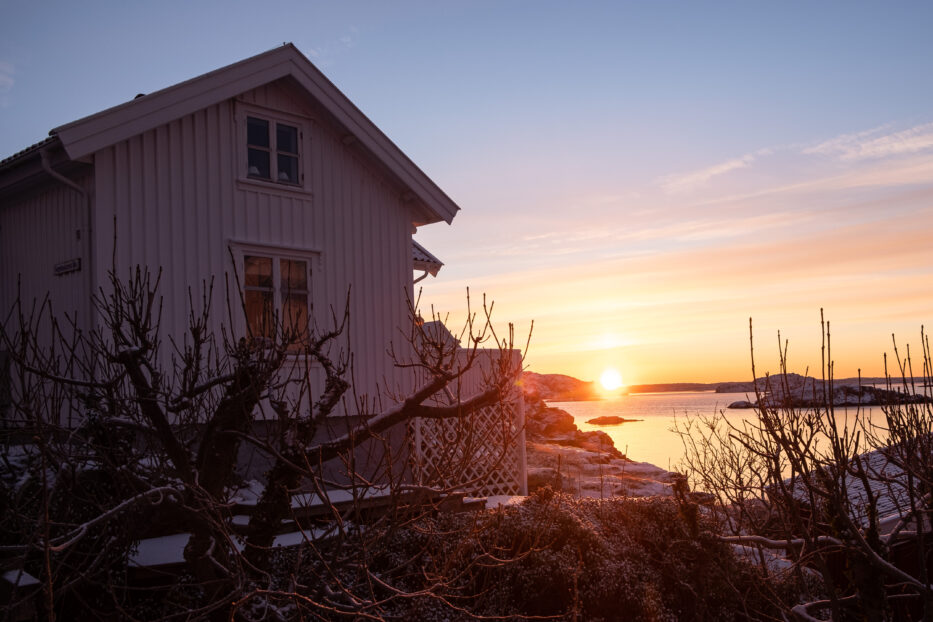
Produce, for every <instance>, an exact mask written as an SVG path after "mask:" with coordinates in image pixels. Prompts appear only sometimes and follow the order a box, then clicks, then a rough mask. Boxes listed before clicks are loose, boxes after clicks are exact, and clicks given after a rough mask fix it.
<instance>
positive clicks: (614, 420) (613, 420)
mask: <svg viewBox="0 0 933 622" xmlns="http://www.w3.org/2000/svg"><path fill="white" fill-rule="evenodd" d="M635 421H644V420H643V419H625V418H624V417H617V416H616V415H607V416H605V417H594V418H592V419H587V420H586V422H587V423H589V424H590V425H618V424H620V423H633V422H635Z"/></svg>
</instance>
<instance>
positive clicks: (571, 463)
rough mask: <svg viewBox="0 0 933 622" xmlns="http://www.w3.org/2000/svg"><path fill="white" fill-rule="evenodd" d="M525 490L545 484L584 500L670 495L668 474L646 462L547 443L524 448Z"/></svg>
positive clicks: (533, 444) (532, 443)
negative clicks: (525, 458) (525, 467)
mask: <svg viewBox="0 0 933 622" xmlns="http://www.w3.org/2000/svg"><path fill="white" fill-rule="evenodd" d="M526 455H527V459H528V467H527V469H528V480H529V487H531V488H535V487H537V486H540V485H545V484H549V485H551V486H552V487H556V485H557V484H558V473H560V476H559V480H560V487H561V489H563V490H565V491H568V492H573V493H575V494H579V495H581V496H584V497H597V498H600V497H612V496H617V495H624V496H629V497H648V496H655V495H670V494H671V473H670V472H668V471H666V470H664V469H662V468H660V467H657V466H655V465H653V464H648V463H647V462H632V461H630V460H628V459H626V458H610V457H609V456H607V455H605V454H603V453H599V452H594V451H590V450H587V449H582V448H580V447H573V446H566V445H560V444H556V443H548V442H531V443H528V445H527V451H526Z"/></svg>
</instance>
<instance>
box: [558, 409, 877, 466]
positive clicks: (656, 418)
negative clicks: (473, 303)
mask: <svg viewBox="0 0 933 622" xmlns="http://www.w3.org/2000/svg"><path fill="white" fill-rule="evenodd" d="M754 400H755V396H754V395H751V396H749V395H748V394H746V393H716V392H713V391H699V392H672V393H634V394H630V395H622V396H619V397H615V398H612V399H604V400H594V401H579V402H548V406H552V407H555V408H560V409H562V410H565V411H567V412H568V413H570V414H571V415H573V418H574V421H575V422H576V424H577V427H578V428H580V430H582V431H584V432H586V431H589V430H602V431H604V432H606V433H607V434H609V436H610V437H611V438H612V441H613V443H614V444H615V446H616V449H618V450H619V451H621V452H622V453H624V454H625V455H627V456H628V457H629V458H630V459H631V460H634V461H636V462H648V463H650V464H653V465H655V466H659V467H661V468H663V469H667V470H669V471H670V470H675V471H676V470H680V469H679V468H678V467H679V466H680V464H681V460H682V459H683V456H684V446H683V442H682V441H681V438H680V436H679V435H678V434H677V433H676V432H674V431H673V430H674V427H675V424H677V423H680V424H681V425H682V424H683V423H685V422H686V420H687V418H688V417H691V416H693V417H696V416H697V415H713V414H717V413H720V412H722V413H724V414H725V416H726V418H727V419H728V420H729V421H730V422H732V423H734V424H740V423H741V422H742V421H743V420H752V419H754V417H755V411H754V410H753V409H729V408H728V406H729V404H731V403H733V402H738V401H754ZM861 412H862V413H863V414H865V415H867V416H868V417H869V420H873V419H872V418H873V417H875V416H877V417H878V418H881V417H882V416H883V415H882V413H881V409H880V408H877V407H876V408H862V409H861ZM854 413H855V408H850V409H847V410H846V409H837V421H838V422H839V423H842V421H840V419H845V418H847V417H851V418H852V419H853V420H854ZM611 415H615V416H619V417H623V418H625V419H640V420H641V421H632V422H627V423H621V424H617V425H593V424H589V423H587V420H588V419H593V418H594V417H603V416H611ZM880 420H881V421H883V418H881V419H880Z"/></svg>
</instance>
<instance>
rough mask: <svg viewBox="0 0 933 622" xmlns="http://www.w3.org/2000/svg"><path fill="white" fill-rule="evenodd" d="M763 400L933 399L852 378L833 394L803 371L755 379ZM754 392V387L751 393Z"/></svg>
mask: <svg viewBox="0 0 933 622" xmlns="http://www.w3.org/2000/svg"><path fill="white" fill-rule="evenodd" d="M755 384H756V385H757V387H758V392H759V394H760V395H761V403H762V405H763V406H766V407H768V408H782V407H783V408H820V407H826V406H828V405H829V404H832V405H834V406H887V405H895V404H921V403H929V402H930V401H931V400H930V399H929V398H927V397H925V396H922V395H910V394H908V393H904V392H901V391H890V390H887V389H879V388H877V387H872V386H865V385H860V384H858V383H856V384H851V381H840V382H834V383H833V390H832V393H831V394H829V393H828V392H824V389H823V387H824V384H823V381H822V380H818V379H816V378H813V377H811V376H801V375H800V374H777V375H775V376H768V377H766V378H759V379H758V380H756V381H755ZM751 393H752V394H754V389H753V390H752V392H751ZM757 407H758V402H757V401H756V402H748V401H739V402H733V403H732V404H729V408H757Z"/></svg>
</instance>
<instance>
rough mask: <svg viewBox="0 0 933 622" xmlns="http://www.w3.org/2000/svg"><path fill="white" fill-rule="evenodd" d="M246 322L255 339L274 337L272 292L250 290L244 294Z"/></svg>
mask: <svg viewBox="0 0 933 622" xmlns="http://www.w3.org/2000/svg"><path fill="white" fill-rule="evenodd" d="M243 299H244V302H245V303H246V321H247V323H248V324H249V330H250V332H251V334H252V335H253V337H269V336H271V335H272V322H273V315H272V292H271V291H264V290H255V289H248V290H246V291H245V292H244V296H243Z"/></svg>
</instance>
